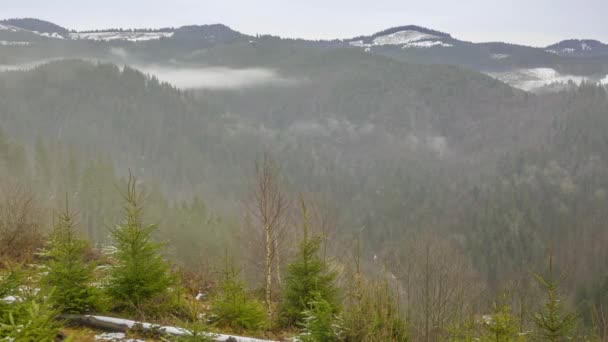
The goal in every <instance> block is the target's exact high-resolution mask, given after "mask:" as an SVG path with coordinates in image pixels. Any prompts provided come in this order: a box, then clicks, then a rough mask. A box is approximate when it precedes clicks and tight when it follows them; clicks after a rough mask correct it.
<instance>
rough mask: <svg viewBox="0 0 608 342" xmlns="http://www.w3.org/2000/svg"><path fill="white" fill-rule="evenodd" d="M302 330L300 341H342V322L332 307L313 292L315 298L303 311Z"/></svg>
mask: <svg viewBox="0 0 608 342" xmlns="http://www.w3.org/2000/svg"><path fill="white" fill-rule="evenodd" d="M303 316H304V323H302V328H303V332H302V333H301V334H300V336H299V339H300V341H302V342H339V341H343V339H344V338H343V330H344V327H343V322H342V318H341V317H340V316H336V314H335V313H334V308H333V307H332V306H331V305H330V304H329V303H328V302H327V301H326V300H325V299H323V298H322V297H321V296H319V295H318V294H315V300H313V301H312V302H311V303H309V309H307V310H305V311H304V312H303Z"/></svg>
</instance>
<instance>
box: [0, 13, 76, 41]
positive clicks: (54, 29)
mask: <svg viewBox="0 0 608 342" xmlns="http://www.w3.org/2000/svg"><path fill="white" fill-rule="evenodd" d="M0 24H2V25H8V26H12V27H14V28H19V29H22V30H26V31H30V32H33V33H35V34H38V35H41V36H47V37H52V38H69V31H68V30H67V29H66V28H64V27H61V26H59V25H57V24H54V23H51V22H48V21H44V20H40V19H35V18H21V19H6V20H2V21H0Z"/></svg>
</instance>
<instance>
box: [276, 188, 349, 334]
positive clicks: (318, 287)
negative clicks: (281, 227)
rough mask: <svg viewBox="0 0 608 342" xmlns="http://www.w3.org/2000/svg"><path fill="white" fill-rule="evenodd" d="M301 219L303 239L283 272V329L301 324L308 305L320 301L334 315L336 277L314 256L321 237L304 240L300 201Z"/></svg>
mask: <svg viewBox="0 0 608 342" xmlns="http://www.w3.org/2000/svg"><path fill="white" fill-rule="evenodd" d="M300 202H301V208H302V217H303V224H302V226H303V230H304V237H303V239H302V241H301V242H300V247H299V252H298V254H297V256H296V260H295V261H293V262H292V263H291V264H290V265H289V266H288V268H287V276H286V279H285V290H284V294H283V300H282V303H281V314H282V315H281V318H282V320H283V323H284V324H285V325H287V326H293V325H295V324H303V323H304V322H303V321H304V317H305V315H304V312H305V311H306V310H309V309H310V308H311V305H312V303H314V302H319V301H320V300H323V301H325V302H327V304H329V305H330V307H331V308H332V312H334V313H335V312H336V311H337V304H338V300H337V288H336V286H335V279H336V273H335V272H333V271H331V270H330V267H329V264H328V263H327V262H326V261H325V260H323V259H321V258H320V257H319V256H318V253H319V249H320V247H321V237H319V236H314V237H312V238H309V237H308V219H307V208H306V204H305V203H304V200H302V199H301V200H300Z"/></svg>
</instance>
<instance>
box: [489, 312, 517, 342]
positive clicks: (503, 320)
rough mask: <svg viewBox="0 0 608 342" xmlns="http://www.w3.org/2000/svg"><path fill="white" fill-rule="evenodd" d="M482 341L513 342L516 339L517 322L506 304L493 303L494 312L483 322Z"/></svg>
mask: <svg viewBox="0 0 608 342" xmlns="http://www.w3.org/2000/svg"><path fill="white" fill-rule="evenodd" d="M483 328H484V335H483V338H482V341H484V342H515V341H522V339H519V340H518V339H517V332H518V327H517V322H516V320H515V319H514V318H513V316H512V315H511V308H510V307H509V305H507V304H497V303H495V304H494V313H493V314H492V316H491V317H488V319H487V320H486V321H485V322H484V324H483Z"/></svg>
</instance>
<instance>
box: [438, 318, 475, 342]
mask: <svg viewBox="0 0 608 342" xmlns="http://www.w3.org/2000/svg"><path fill="white" fill-rule="evenodd" d="M476 330H477V324H475V319H474V318H473V317H472V316H470V317H466V318H465V319H463V320H461V321H457V322H453V323H452V324H451V325H450V326H449V327H448V336H447V339H446V341H449V342H474V341H478V340H479V339H478V338H477V337H476V332H477V331H476Z"/></svg>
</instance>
